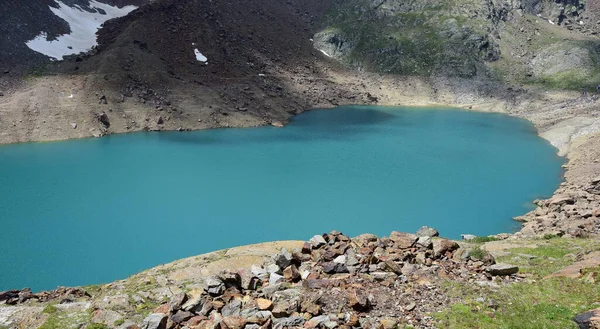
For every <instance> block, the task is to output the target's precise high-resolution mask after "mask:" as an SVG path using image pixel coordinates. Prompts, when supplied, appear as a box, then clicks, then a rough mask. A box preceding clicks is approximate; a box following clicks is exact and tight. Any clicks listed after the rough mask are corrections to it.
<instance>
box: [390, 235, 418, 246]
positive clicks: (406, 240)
mask: <svg viewBox="0 0 600 329" xmlns="http://www.w3.org/2000/svg"><path fill="white" fill-rule="evenodd" d="M390 240H392V241H393V242H394V246H395V247H396V248H398V249H408V248H411V247H412V246H413V245H414V244H415V242H416V241H417V236H416V235H414V234H410V233H402V232H396V231H394V232H392V234H390Z"/></svg>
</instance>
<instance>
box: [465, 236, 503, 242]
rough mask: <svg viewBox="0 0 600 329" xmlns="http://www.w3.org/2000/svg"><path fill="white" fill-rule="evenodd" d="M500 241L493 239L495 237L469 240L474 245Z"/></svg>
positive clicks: (480, 237) (479, 237)
mask: <svg viewBox="0 0 600 329" xmlns="http://www.w3.org/2000/svg"><path fill="white" fill-rule="evenodd" d="M498 240H500V239H498V238H496V237H493V236H478V237H475V238H474V239H471V240H469V242H474V243H485V242H492V241H498Z"/></svg>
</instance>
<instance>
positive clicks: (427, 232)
mask: <svg viewBox="0 0 600 329" xmlns="http://www.w3.org/2000/svg"><path fill="white" fill-rule="evenodd" d="M416 236H417V237H419V238H421V237H430V238H433V237H435V236H440V232H438V230H436V229H434V228H433V227H429V226H422V227H421V228H420V229H419V230H418V231H417V233H416Z"/></svg>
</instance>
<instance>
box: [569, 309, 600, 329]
mask: <svg viewBox="0 0 600 329" xmlns="http://www.w3.org/2000/svg"><path fill="white" fill-rule="evenodd" d="M573 321H575V323H577V325H578V326H579V328H580V329H600V308H597V309H593V310H591V311H587V312H585V313H581V314H578V315H577V316H576V317H575V318H573Z"/></svg>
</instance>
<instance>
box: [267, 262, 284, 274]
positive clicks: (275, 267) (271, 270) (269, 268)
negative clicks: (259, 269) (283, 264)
mask: <svg viewBox="0 0 600 329" xmlns="http://www.w3.org/2000/svg"><path fill="white" fill-rule="evenodd" d="M265 270H267V273H269V274H272V273H278V274H281V268H279V265H277V264H269V265H267V266H266V268H265Z"/></svg>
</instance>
